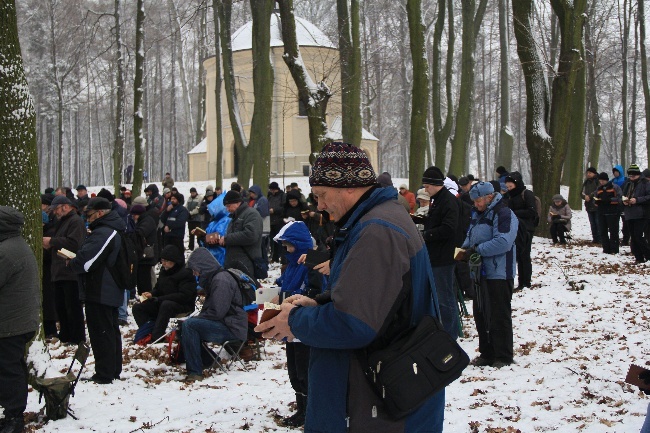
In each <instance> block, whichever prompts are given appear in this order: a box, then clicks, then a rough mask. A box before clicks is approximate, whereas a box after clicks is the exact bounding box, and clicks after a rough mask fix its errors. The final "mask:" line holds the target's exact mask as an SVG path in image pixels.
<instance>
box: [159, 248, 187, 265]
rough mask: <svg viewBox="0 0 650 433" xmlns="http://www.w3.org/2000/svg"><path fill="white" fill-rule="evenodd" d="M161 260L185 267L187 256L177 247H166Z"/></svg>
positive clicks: (161, 254)
mask: <svg viewBox="0 0 650 433" xmlns="http://www.w3.org/2000/svg"><path fill="white" fill-rule="evenodd" d="M160 258H161V259H165V260H169V261H170V262H174V263H175V264H177V265H181V266H183V265H185V256H184V255H183V252H182V251H181V250H180V249H179V248H178V247H177V246H176V245H166V246H165V248H163V249H162V251H161V252H160Z"/></svg>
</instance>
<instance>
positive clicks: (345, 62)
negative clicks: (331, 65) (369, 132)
mask: <svg viewBox="0 0 650 433" xmlns="http://www.w3.org/2000/svg"><path fill="white" fill-rule="evenodd" d="M348 2H350V3H349V4H348ZM336 10H337V16H338V31H339V56H340V59H341V60H340V63H341V107H342V116H341V134H342V136H343V141H344V142H346V143H350V144H352V145H354V146H357V147H358V146H359V145H360V144H361V46H360V42H359V0H337V1H336Z"/></svg>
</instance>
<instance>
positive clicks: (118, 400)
mask: <svg viewBox="0 0 650 433" xmlns="http://www.w3.org/2000/svg"><path fill="white" fill-rule="evenodd" d="M272 180H278V182H279V183H281V182H280V180H279V179H272ZM291 180H293V179H287V182H290V181H291ZM297 181H298V182H299V184H300V186H301V187H302V189H303V192H305V193H307V192H309V187H308V184H307V181H306V178H298V179H297ZM401 181H402V180H401V179H398V180H395V182H396V183H395V184H396V185H399V183H398V182H401ZM229 183H230V182H225V183H224V184H225V185H229ZM207 184H208V182H205V183H196V184H195V185H191V184H189V183H180V184H179V185H178V188H179V190H180V192H181V193H183V194H187V193H188V192H189V188H190V187H191V186H196V187H197V189H198V190H199V191H201V190H202V189H204V188H205V185H207ZM281 184H282V183H281ZM98 190H99V188H90V191H91V192H97V191H98ZM564 192H565V191H564ZM588 225H589V224H588V221H587V216H586V213H584V212H576V213H575V214H574V222H573V236H574V238H575V239H577V242H575V243H574V245H572V246H570V247H566V248H565V247H559V246H552V245H551V243H550V241H549V240H547V239H541V238H535V240H534V242H533V287H532V288H531V289H526V290H524V291H523V292H521V293H517V294H515V296H514V298H513V302H512V306H513V323H514V332H515V352H516V364H515V365H512V366H510V367H505V368H502V369H501V370H496V369H494V368H491V367H487V368H482V369H481V368H476V367H472V366H470V367H468V368H467V369H466V370H465V372H464V374H463V376H462V377H461V378H460V379H459V380H457V381H456V382H454V383H453V384H452V385H450V386H449V387H448V388H447V405H446V411H445V431H446V432H492V433H497V432H524V433H526V432H548V431H553V432H621V433H623V432H625V433H629V432H638V431H639V429H640V427H641V425H642V423H643V419H644V417H645V413H646V406H647V404H648V402H649V401H650V400H649V399H648V397H646V396H645V395H644V394H642V393H640V392H639V391H638V389H637V388H635V387H632V386H629V385H627V384H625V383H624V382H623V381H624V378H625V374H626V372H627V369H628V367H629V365H630V364H631V363H636V364H639V365H645V364H646V362H647V361H650V348H649V347H645V346H644V345H643V341H647V340H648V332H649V329H648V324H647V322H648V316H650V313H648V309H649V308H648V299H649V294H648V293H649V292H648V289H647V285H648V274H649V273H650V267H648V266H646V265H641V266H635V265H633V264H632V263H633V262H634V258H633V257H632V256H630V255H629V248H628V247H623V248H622V253H621V254H620V255H618V256H610V255H604V254H602V250H601V249H600V248H596V247H593V246H590V245H588V244H587V243H586V242H583V241H585V240H587V239H590V235H589V228H588ZM271 273H272V275H274V276H275V275H278V274H279V269H278V268H277V267H273V269H272V272H271ZM467 307H468V310H469V312H470V314H471V312H472V308H471V303H470V302H468V303H467ZM464 330H465V332H466V337H465V338H463V339H461V340H460V344H461V345H462V346H463V348H464V349H465V350H466V351H467V352H468V353H469V355H470V357H474V356H476V354H477V352H476V350H477V347H478V342H477V335H476V331H475V329H474V323H473V319H472V318H471V317H468V318H466V319H465V320H464ZM134 332H135V324H134V323H133V322H132V319H131V324H130V325H129V326H128V327H125V328H123V337H124V338H123V341H124V354H125V357H124V361H125V365H124V372H123V373H122V380H120V381H116V382H115V383H113V384H111V385H95V384H93V383H92V382H80V383H79V385H78V386H77V390H76V395H75V396H74V397H73V398H72V399H71V400H70V407H71V408H72V409H73V410H74V411H75V414H76V416H77V417H78V418H79V420H78V421H75V420H74V419H72V418H70V417H68V418H66V419H63V420H59V421H55V422H48V423H46V424H44V425H41V424H39V423H38V422H36V423H33V424H31V425H30V430H31V431H33V430H38V431H43V432H73V431H96V432H135V431H143V432H144V431H151V432H208V433H210V432H232V431H243V430H247V431H253V432H263V431H278V432H282V431H292V430H291V429H287V428H284V427H279V426H278V425H277V424H276V423H275V421H274V418H273V415H274V414H276V413H279V414H281V415H287V414H289V413H291V412H292V410H293V407H292V402H293V391H292V389H291V386H290V384H289V380H288V376H287V373H286V368H285V357H284V349H283V346H282V345H281V344H278V343H276V342H267V344H266V354H265V355H264V358H263V360H262V361H257V362H251V363H249V364H248V366H249V370H250V371H244V370H243V369H235V368H234V369H232V370H231V371H230V372H229V373H228V374H227V375H226V374H223V373H219V372H218V371H214V370H212V371H209V372H206V375H207V376H208V377H206V378H205V379H204V380H203V381H202V382H197V383H193V384H186V383H183V382H181V379H182V378H183V377H184V369H183V368H182V366H181V367H178V366H173V365H169V363H168V362H167V357H166V348H165V347H163V346H162V345H157V346H155V347H150V348H141V347H139V346H133V345H132V343H131V340H132V335H133V334H134ZM73 351H74V348H73V347H62V346H60V345H59V344H58V343H56V344H53V345H50V353H51V354H52V357H53V360H52V362H54V363H55V364H56V365H57V366H59V367H60V369H61V370H62V371H64V370H65V369H66V368H67V366H68V362H69V359H70V357H71V355H72V352H73ZM93 368H94V361H93V357H92V355H91V357H90V358H89V362H88V370H86V371H85V372H84V373H83V375H82V377H84V378H88V377H90V376H91V375H92V372H93ZM43 406H44V404H39V403H38V394H37V393H36V392H34V391H32V392H30V394H29V401H28V407H27V410H28V412H31V414H30V415H31V418H32V419H34V420H37V419H38V416H37V413H38V412H39V411H41V408H42V407H43ZM324 410H326V408H324ZM297 431H298V430H297Z"/></svg>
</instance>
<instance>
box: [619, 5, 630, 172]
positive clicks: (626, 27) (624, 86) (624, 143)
mask: <svg viewBox="0 0 650 433" xmlns="http://www.w3.org/2000/svg"><path fill="white" fill-rule="evenodd" d="M631 1H632V0H623V12H622V13H620V11H619V16H618V20H619V27H621V28H620V31H621V34H620V37H621V64H622V66H623V70H622V76H621V108H622V125H621V126H622V129H623V133H622V135H621V155H620V163H621V165H622V166H623V167H624V168H625V167H627V148H628V145H629V114H628V106H627V105H628V103H627V98H628V76H627V74H628V63H627V62H628V60H627V56H628V53H627V52H628V45H629V39H630V21H631V15H632V7H631V5H630V3H631ZM619 7H620V4H619ZM621 18H622V19H623V22H622V23H621Z"/></svg>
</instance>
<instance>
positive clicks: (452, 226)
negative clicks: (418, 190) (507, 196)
mask: <svg viewBox="0 0 650 433" xmlns="http://www.w3.org/2000/svg"><path fill="white" fill-rule="evenodd" d="M444 182H445V176H444V175H443V174H442V171H441V170H440V169H439V168H438V167H429V168H427V169H426V171H425V172H424V174H423V175H422V184H423V185H424V189H425V190H426V191H427V192H428V193H429V195H430V196H431V204H430V205H429V212H428V214H427V218H426V220H425V221H424V232H423V233H422V236H423V237H424V242H425V243H426V246H427V251H428V252H429V261H430V263H431V268H432V269H433V277H434V279H435V281H436V291H437V293H438V302H439V304H440V315H441V316H442V324H443V326H444V327H445V331H447V333H448V334H449V335H451V336H452V338H454V339H455V338H457V337H458V330H459V327H460V323H459V321H460V317H459V314H458V302H457V301H456V291H455V286H454V268H455V266H456V265H455V261H454V250H455V249H456V239H457V237H458V232H459V230H460V226H459V223H460V217H459V214H460V209H459V204H460V203H459V201H458V200H457V199H456V197H455V196H454V195H453V194H452V193H451V191H449V189H447V188H446V187H445V185H444Z"/></svg>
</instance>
